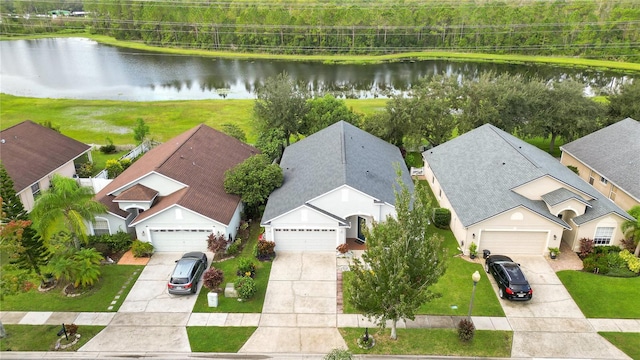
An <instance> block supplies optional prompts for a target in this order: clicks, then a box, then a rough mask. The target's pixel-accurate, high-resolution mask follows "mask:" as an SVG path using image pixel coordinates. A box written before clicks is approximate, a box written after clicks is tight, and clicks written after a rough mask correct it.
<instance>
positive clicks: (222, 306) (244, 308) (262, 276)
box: [193, 220, 272, 313]
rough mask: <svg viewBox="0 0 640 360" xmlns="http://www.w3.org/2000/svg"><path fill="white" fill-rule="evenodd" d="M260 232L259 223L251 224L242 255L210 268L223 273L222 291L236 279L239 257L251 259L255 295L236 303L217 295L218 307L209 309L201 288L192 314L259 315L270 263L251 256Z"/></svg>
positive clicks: (222, 295) (231, 299)
mask: <svg viewBox="0 0 640 360" xmlns="http://www.w3.org/2000/svg"><path fill="white" fill-rule="evenodd" d="M259 230H260V221H258V220H256V221H253V222H252V223H251V234H250V235H249V242H248V243H247V244H246V245H245V247H244V249H243V250H242V253H241V254H240V255H238V256H236V257H234V258H230V259H227V260H224V261H220V262H213V263H212V264H211V266H213V267H215V268H216V269H220V270H222V272H223V273H224V282H223V283H222V285H221V287H222V288H223V289H224V287H225V285H226V284H227V283H233V282H235V281H236V280H237V279H238V276H237V275H236V271H237V270H238V261H239V259H240V258H241V257H247V258H251V259H252V260H253V263H254V264H255V266H256V276H255V278H254V279H255V281H256V286H257V289H258V290H257V291H256V294H255V295H254V296H253V298H251V300H248V301H242V302H240V301H238V300H237V299H235V298H226V297H224V294H219V295H218V307H209V304H208V301H207V294H208V290H207V288H205V287H203V290H201V291H200V294H199V295H198V299H197V300H196V304H195V306H194V307H193V312H195V313H197V312H223V313H261V312H262V305H263V304H264V296H265V294H266V293H267V283H268V282H269V276H270V275H271V264H272V263H271V262H270V261H265V262H261V261H258V259H256V258H255V257H254V256H253V248H254V246H255V244H256V243H257V241H258V233H259Z"/></svg>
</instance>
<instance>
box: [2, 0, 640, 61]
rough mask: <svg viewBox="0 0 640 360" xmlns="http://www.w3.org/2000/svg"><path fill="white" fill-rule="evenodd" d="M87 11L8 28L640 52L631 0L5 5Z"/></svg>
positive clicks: (509, 50)
mask: <svg viewBox="0 0 640 360" xmlns="http://www.w3.org/2000/svg"><path fill="white" fill-rule="evenodd" d="M59 7H67V8H68V9H71V10H77V9H78V8H80V7H81V8H82V10H84V11H86V12H89V13H90V17H87V18H66V19H65V18H60V17H58V18H56V19H43V18H36V17H33V16H32V17H30V18H29V19H24V18H20V17H17V18H8V19H6V18H5V19H3V21H2V24H1V28H2V32H3V33H4V34H14V33H34V32H52V31H60V30H62V29H68V28H77V29H83V28H84V27H85V26H86V27H88V28H89V29H90V31H91V32H92V33H95V34H102V35H109V36H113V37H115V38H116V39H119V40H132V41H142V42H144V43H146V44H149V45H154V46H171V47H180V48H196V49H206V50H230V51H244V52H267V53H296V54H309V53H323V54H365V53H366V54H382V53H395V52H405V51H411V50H455V51H462V52H489V53H497V54H527V55H563V56H585V57H593V58H606V59H623V60H625V61H631V62H633V61H638V57H639V54H640V46H638V44H639V43H640V3H639V2H637V1H632V0H594V1H579V0H568V1H566V0H551V1H527V0H525V1H518V2H513V1H489V2H487V1H477V0H466V1H455V2H454V1H418V0H404V1H402V0H380V1H375V2H370V1H365V0H354V1H348V2H345V1H342V0H330V1H325V2H322V3H320V2H308V1H302V2H291V1H287V0H273V1H246V0H227V1H216V2H209V1H206V2H205V1H192V0H180V1H171V2H168V1H160V0H155V1H133V0H106V1H95V0H84V1H60V2H52V1H25V0H13V1H5V2H3V4H2V10H1V11H2V12H3V13H13V14H16V13H18V14H24V13H33V12H35V11H37V12H41V13H42V12H46V11H49V10H53V9H54V8H59Z"/></svg>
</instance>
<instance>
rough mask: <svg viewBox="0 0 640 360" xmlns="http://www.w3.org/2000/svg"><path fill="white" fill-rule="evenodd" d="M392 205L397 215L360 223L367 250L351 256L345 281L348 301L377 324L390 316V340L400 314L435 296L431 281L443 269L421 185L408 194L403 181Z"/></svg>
mask: <svg viewBox="0 0 640 360" xmlns="http://www.w3.org/2000/svg"><path fill="white" fill-rule="evenodd" d="M398 182H399V183H400V184H402V181H401V180H400V179H398ZM396 211H397V218H394V217H391V216H388V217H387V218H386V219H385V221H384V222H379V223H373V224H371V228H366V229H364V231H365V236H366V238H367V251H366V252H365V253H364V254H363V255H362V259H355V260H354V261H353V264H352V266H351V270H352V272H353V275H354V276H353V278H352V280H351V281H350V282H349V283H348V285H347V286H349V287H350V289H351V297H350V301H351V302H352V303H353V305H354V306H355V308H356V309H357V310H358V311H360V312H361V313H362V314H364V316H366V317H367V318H369V319H370V320H375V321H376V322H377V323H378V325H379V326H381V327H384V326H385V324H386V322H387V321H388V320H390V321H391V338H392V339H394V340H395V339H397V332H396V323H397V322H398V320H400V319H411V320H413V319H415V312H416V310H417V309H418V308H419V307H420V306H421V305H422V304H424V303H426V302H428V301H430V300H431V299H433V298H434V297H436V296H438V295H437V294H435V293H433V292H432V291H431V290H430V287H431V286H432V285H434V284H435V283H436V282H437V281H438V279H439V278H440V277H441V276H442V275H443V274H444V272H445V250H444V248H443V246H442V241H443V240H442V238H441V237H440V236H438V235H437V234H435V233H431V232H430V231H429V229H428V225H429V220H428V219H429V217H430V215H431V211H432V208H431V203H430V201H429V198H428V195H427V193H426V190H425V188H424V186H422V185H420V186H416V189H415V192H414V194H413V195H412V194H411V193H410V192H409V190H408V188H407V186H406V185H404V184H402V185H401V187H400V191H399V192H396Z"/></svg>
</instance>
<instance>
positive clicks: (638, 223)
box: [622, 205, 640, 257]
mask: <svg viewBox="0 0 640 360" xmlns="http://www.w3.org/2000/svg"><path fill="white" fill-rule="evenodd" d="M629 215H631V216H633V218H634V220H626V221H625V222H623V223H622V232H624V234H625V236H628V237H629V238H630V239H633V241H635V242H636V251H635V252H634V254H635V255H636V256H638V257H640V205H636V206H634V207H632V208H631V210H629Z"/></svg>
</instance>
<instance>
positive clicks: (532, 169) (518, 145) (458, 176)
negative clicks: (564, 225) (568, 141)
mask: <svg viewBox="0 0 640 360" xmlns="http://www.w3.org/2000/svg"><path fill="white" fill-rule="evenodd" d="M422 155H423V157H424V159H425V161H426V162H427V163H428V164H429V167H430V168H431V170H432V171H433V173H434V174H435V176H436V177H437V178H438V181H439V183H440V186H441V187H442V189H443V191H444V192H445V193H446V196H447V198H448V199H449V201H450V203H451V204H452V206H453V207H454V209H455V211H456V213H457V215H458V218H459V219H460V221H461V222H462V224H463V225H464V226H470V225H473V224H475V223H477V222H479V221H483V220H485V219H488V218H490V217H492V216H495V215H496V214H500V213H502V212H504V211H507V210H509V209H512V208H514V207H517V206H525V207H527V208H529V209H531V210H533V211H536V212H538V213H539V214H540V215H542V216H544V217H546V218H548V219H549V220H552V221H556V219H554V218H555V217H554V216H553V215H552V214H550V213H549V211H548V209H547V207H546V205H545V203H544V202H543V201H542V200H537V199H528V198H527V197H524V196H522V195H520V194H518V193H516V192H515V191H513V189H516V188H517V187H518V186H521V185H523V184H526V183H529V182H531V181H534V180H535V179H539V178H542V177H544V176H550V177H552V178H554V179H556V180H558V181H559V182H560V183H562V184H566V186H567V187H569V188H573V189H576V190H578V191H580V192H583V193H585V194H588V195H589V196H591V198H592V199H593V200H591V201H588V202H589V204H590V206H591V208H589V209H588V210H587V212H586V213H585V214H584V215H582V216H586V218H591V217H592V216H602V215H603V214H606V213H610V212H615V213H617V214H619V215H620V216H623V217H627V216H628V214H627V213H626V212H624V211H623V210H622V209H620V208H619V207H618V206H616V205H615V204H614V203H613V202H611V201H610V200H608V199H606V198H604V197H603V196H602V195H601V194H600V193H599V192H597V191H595V189H593V188H592V187H591V186H589V184H587V183H586V182H584V181H583V180H582V179H580V178H579V177H578V176H577V175H576V174H575V173H573V172H572V171H571V170H570V169H568V168H567V167H565V166H564V165H562V164H561V163H560V162H559V161H557V160H556V159H555V158H553V157H552V156H551V155H549V154H547V153H546V152H544V151H542V150H540V149H538V148H537V147H535V146H533V145H530V144H528V143H526V142H524V141H522V140H520V139H518V138H516V137H514V136H512V135H510V134H508V133H506V132H504V131H502V130H500V129H498V128H496V127H495V126H493V125H490V124H485V125H482V126H480V127H478V128H476V129H475V130H472V131H470V132H468V133H465V134H463V135H461V136H459V137H457V138H455V139H453V140H450V141H447V142H446V143H444V144H442V145H439V146H437V147H435V148H433V149H430V150H427V151H425V152H424V153H423V154H422ZM550 190H551V189H550ZM554 190H555V189H554ZM577 218H578V217H576V219H577Z"/></svg>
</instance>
